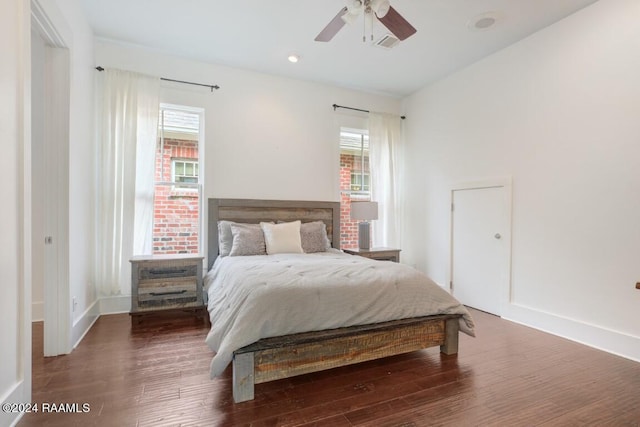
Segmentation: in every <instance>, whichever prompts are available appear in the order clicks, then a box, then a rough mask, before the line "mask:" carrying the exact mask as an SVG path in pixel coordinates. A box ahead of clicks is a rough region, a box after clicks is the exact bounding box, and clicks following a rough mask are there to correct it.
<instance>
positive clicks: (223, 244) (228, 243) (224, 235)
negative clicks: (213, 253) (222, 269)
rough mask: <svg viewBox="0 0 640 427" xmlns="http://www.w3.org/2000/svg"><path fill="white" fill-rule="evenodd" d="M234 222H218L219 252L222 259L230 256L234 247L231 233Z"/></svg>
mask: <svg viewBox="0 0 640 427" xmlns="http://www.w3.org/2000/svg"><path fill="white" fill-rule="evenodd" d="M231 224H235V223H234V222H233V221H218V252H219V253H220V256H221V257H225V256H228V255H229V253H231V247H232V246H233V234H232V233H231Z"/></svg>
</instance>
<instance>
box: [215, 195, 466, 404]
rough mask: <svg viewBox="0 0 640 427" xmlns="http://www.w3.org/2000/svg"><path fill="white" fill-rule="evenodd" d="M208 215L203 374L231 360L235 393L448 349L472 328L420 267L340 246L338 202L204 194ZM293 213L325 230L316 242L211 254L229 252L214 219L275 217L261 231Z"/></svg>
mask: <svg viewBox="0 0 640 427" xmlns="http://www.w3.org/2000/svg"><path fill="white" fill-rule="evenodd" d="M208 218H209V220H208V247H209V251H208V260H207V261H208V270H209V272H208V273H207V275H206V276H205V288H206V289H207V293H208V309H209V313H210V320H211V330H210V332H209V334H208V336H207V339H206V341H207V344H208V345H209V346H210V348H211V349H212V350H213V351H214V352H215V355H214V357H213V359H212V363H211V375H212V377H214V376H217V375H220V374H221V373H222V371H223V370H224V369H225V368H226V367H227V366H228V364H229V363H233V398H234V401H235V402H243V401H247V400H252V399H253V398H254V386H255V384H259V383H263V382H267V381H273V380H277V379H281V378H287V377H291V376H295V375H301V374H306V373H310V372H316V371H319V370H324V369H331V368H334V367H338V366H344V365H348V364H353V363H358V362H363V361H367V360H373V359H378V358H381V357H386V356H391V355H396V354H402V353H407V352H411V351H415V350H419V349H423V348H428V347H433V346H439V347H440V351H441V352H442V353H445V354H455V353H457V351H458V333H459V331H462V332H465V333H467V334H469V335H473V334H474V331H473V321H472V319H471V317H470V315H469V313H468V311H467V310H466V309H465V308H464V306H462V305H461V304H460V303H459V302H457V301H456V300H455V299H453V297H451V296H450V295H449V294H448V293H447V292H446V291H444V290H443V289H442V288H440V287H439V286H438V285H436V284H435V283H433V282H432V281H430V280H429V279H428V278H427V277H426V276H424V275H422V274H421V273H419V272H417V271H416V270H414V269H413V268H411V267H408V266H404V265H401V264H397V263H392V262H386V261H375V260H370V259H366V258H363V257H358V256H353V255H347V254H345V253H343V252H341V251H340V250H339V241H340V227H339V224H340V203H338V202H317V201H273V200H248V199H209V203H208ZM298 220H299V221H301V223H302V224H303V226H300V225H299V224H298V225H297V226H298V227H311V226H312V225H313V227H314V228H316V229H317V226H318V224H320V225H322V228H323V229H326V234H325V235H324V236H325V237H324V239H326V249H324V250H318V251H315V250H309V252H314V253H276V254H270V255H266V254H265V255H252V256H219V254H223V255H228V253H229V248H228V247H226V246H227V245H228V241H227V240H225V239H228V238H229V237H228V236H227V237H225V236H223V237H222V239H221V238H220V235H224V234H225V233H227V232H226V231H224V229H223V228H220V231H221V233H220V234H219V227H218V224H219V221H221V222H222V223H227V224H228V223H231V224H234V229H233V230H234V233H235V232H239V230H240V229H241V228H242V227H247V228H250V227H252V226H245V225H244V224H259V223H262V222H264V223H272V224H278V225H277V226H275V225H273V226H269V225H265V226H263V227H266V228H264V231H265V234H266V233H267V231H268V230H271V229H272V228H277V227H280V228H278V229H281V228H283V227H285V226H286V227H288V225H287V224H293V222H294V221H298ZM222 223H221V224H222ZM239 224H240V225H239ZM280 224H283V225H280ZM221 227H222V226H221ZM253 229H255V226H253ZM308 229H309V228H305V230H308ZM298 233H299V234H302V232H301V231H299V232H298ZM234 238H238V239H239V235H238V234H234ZM303 240H304V238H303ZM236 243H237V242H236ZM267 248H269V240H268V239H267ZM272 248H273V246H272ZM237 249H238V248H237V247H234V250H236V254H240V255H242V253H241V252H237ZM306 251H307V248H305V252H306Z"/></svg>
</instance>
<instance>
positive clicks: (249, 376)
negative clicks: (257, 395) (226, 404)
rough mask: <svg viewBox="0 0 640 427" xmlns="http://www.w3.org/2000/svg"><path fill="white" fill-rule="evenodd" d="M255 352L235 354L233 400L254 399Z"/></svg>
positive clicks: (244, 400) (238, 401)
mask: <svg viewBox="0 0 640 427" xmlns="http://www.w3.org/2000/svg"><path fill="white" fill-rule="evenodd" d="M253 386H254V384H253V353H240V354H234V355H233V401H234V402H236V403H240V402H246V401H247V400H253Z"/></svg>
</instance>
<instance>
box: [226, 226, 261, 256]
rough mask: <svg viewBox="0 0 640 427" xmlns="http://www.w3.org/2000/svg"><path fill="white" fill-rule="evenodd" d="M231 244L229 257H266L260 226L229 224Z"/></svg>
mask: <svg viewBox="0 0 640 427" xmlns="http://www.w3.org/2000/svg"><path fill="white" fill-rule="evenodd" d="M230 227H231V234H232V236H233V244H232V245H231V252H229V256H244V255H266V254H267V249H266V246H265V243H264V233H263V232H262V228H261V227H260V224H238V223H231V224H230Z"/></svg>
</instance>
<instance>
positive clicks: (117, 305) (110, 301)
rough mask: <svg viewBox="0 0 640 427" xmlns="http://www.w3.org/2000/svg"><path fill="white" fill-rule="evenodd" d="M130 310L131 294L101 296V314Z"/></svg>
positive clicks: (127, 311)
mask: <svg viewBox="0 0 640 427" xmlns="http://www.w3.org/2000/svg"><path fill="white" fill-rule="evenodd" d="M130 311H131V296H130V295H119V296H115V297H103V298H100V314H117V313H129V312H130Z"/></svg>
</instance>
